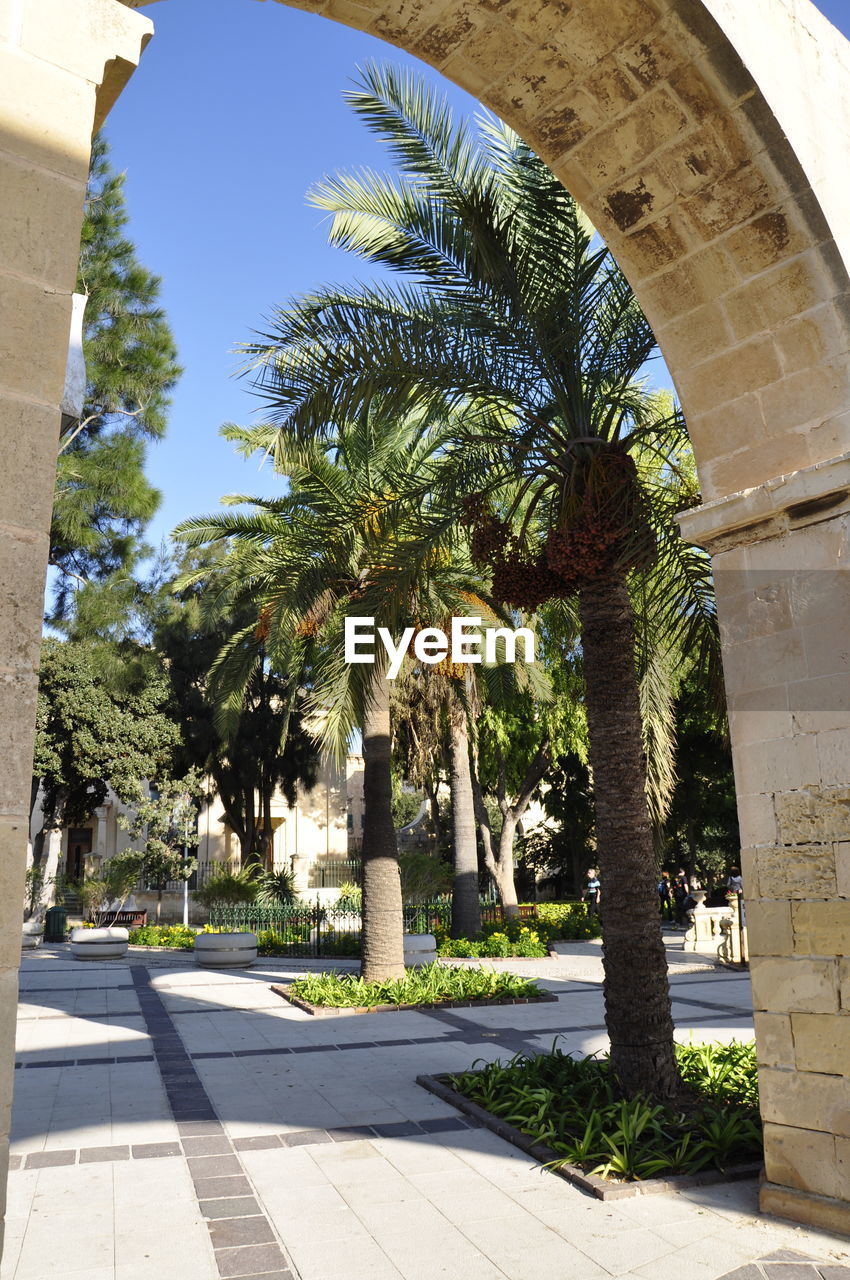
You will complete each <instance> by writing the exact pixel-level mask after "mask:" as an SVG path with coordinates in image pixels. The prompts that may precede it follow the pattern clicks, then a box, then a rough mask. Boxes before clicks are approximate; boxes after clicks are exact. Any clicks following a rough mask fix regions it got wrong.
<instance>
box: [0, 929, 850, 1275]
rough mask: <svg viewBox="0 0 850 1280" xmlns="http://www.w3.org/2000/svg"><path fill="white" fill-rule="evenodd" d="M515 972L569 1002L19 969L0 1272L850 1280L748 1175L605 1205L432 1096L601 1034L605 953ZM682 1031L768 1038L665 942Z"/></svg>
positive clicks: (167, 973)
mask: <svg viewBox="0 0 850 1280" xmlns="http://www.w3.org/2000/svg"><path fill="white" fill-rule="evenodd" d="M559 951H560V953H561V954H560V955H559V956H558V958H557V959H549V960H543V961H533V960H531V961H514V962H510V967H511V968H514V969H516V970H517V971H520V972H524V973H528V974H531V975H534V976H537V977H538V978H539V979H540V980H541V983H542V985H544V986H545V987H546V988H547V989H548V990H549V991H551V992H553V993H555V994H556V995H557V997H558V999H557V1003H545V1004H540V1005H526V1006H503V1007H497V1008H469V1009H460V1010H457V1009H456V1010H452V1011H451V1013H449V1012H430V1013H429V1012H422V1013H410V1012H403V1013H384V1014H369V1015H359V1016H358V1015H347V1014H343V1015H340V1016H338V1017H334V1018H325V1019H315V1018H311V1017H310V1016H309V1015H308V1014H305V1013H302V1012H301V1011H299V1010H296V1009H294V1008H292V1007H291V1006H289V1005H287V1004H286V1003H285V1002H283V1001H282V1000H281V999H280V998H279V997H278V996H276V995H275V994H274V993H273V992H272V991H271V989H270V988H271V984H272V982H279V981H281V980H282V979H285V978H287V977H289V976H292V975H294V974H295V973H297V972H299V971H303V968H304V965H303V964H302V963H298V964H296V963H294V962H293V963H288V962H283V961H274V962H268V961H263V960H261V961H259V962H258V964H257V966H256V967H255V968H254V969H251V970H249V971H245V972H229V973H228V972H225V971H206V972H202V971H200V970H198V969H197V968H196V967H195V965H194V962H193V958H192V956H191V955H187V954H185V953H176V954H175V953H171V954H165V953H161V952H152V951H145V950H143V949H131V952H130V955H129V957H128V959H127V960H126V961H117V962H110V963H92V962H90V963H80V962H77V961H73V960H71V959H70V957H69V954H68V952H67V950H66V949H65V948H63V947H56V948H44V949H42V950H41V951H39V952H38V953H35V954H32V955H28V956H26V957H25V958H24V960H23V967H22V972H21V1004H20V1018H19V1025H18V1058H17V1065H18V1069H17V1070H16V1073H15V1076H16V1085H15V1104H14V1117H13V1128H12V1153H13V1155H12V1170H13V1171H12V1172H11V1174H10V1179H9V1205H8V1219H7V1244H6V1253H5V1257H4V1260H3V1263H2V1268H0V1280H49V1278H50V1277H53V1276H56V1277H58V1276H62V1277H63V1280H152V1278H156V1280H214V1278H217V1277H234V1278H236V1277H260V1276H262V1277H264V1280H289V1277H290V1276H292V1277H294V1278H295V1277H301V1280H438V1278H439V1280H449V1278H451V1280H540V1278H541V1277H545V1278H546V1280H597V1277H599V1278H602V1277H607V1276H621V1277H643V1278H645V1280H718V1278H719V1277H721V1276H722V1277H727V1276H729V1277H731V1276H734V1277H735V1280H817V1278H818V1277H821V1278H822V1280H840V1278H841V1280H850V1241H847V1240H845V1239H842V1238H839V1237H835V1236H831V1235H829V1234H827V1233H825V1232H820V1231H809V1230H805V1229H803V1228H800V1227H796V1226H793V1225H791V1224H786V1223H781V1222H778V1221H776V1220H771V1219H766V1218H763V1217H761V1216H759V1214H758V1212H757V1208H756V1198H757V1186H756V1183H755V1182H753V1181H746V1182H741V1183H731V1184H722V1183H721V1184H717V1185H712V1186H707V1187H701V1188H696V1189H691V1190H689V1191H687V1192H679V1193H676V1194H672V1193H663V1194H655V1195H646V1196H640V1197H637V1198H634V1199H628V1200H623V1201H615V1202H610V1201H609V1202H601V1201H597V1200H594V1199H591V1198H589V1197H588V1196H586V1195H584V1194H583V1193H582V1192H580V1191H579V1190H578V1189H576V1188H574V1187H571V1186H570V1185H569V1184H567V1183H566V1182H564V1181H563V1180H562V1179H560V1178H558V1177H556V1176H554V1175H553V1174H550V1173H548V1172H546V1171H544V1170H541V1168H540V1167H539V1166H538V1165H537V1164H535V1163H534V1162H533V1161H532V1160H530V1159H529V1158H528V1157H526V1156H525V1155H523V1154H522V1153H521V1152H519V1151H518V1150H517V1149H516V1148H514V1147H512V1146H510V1145H508V1144H507V1143H505V1142H504V1141H503V1140H502V1139H500V1138H498V1137H496V1136H495V1135H494V1134H492V1133H490V1132H488V1131H486V1130H484V1129H481V1128H478V1127H474V1126H473V1125H472V1123H471V1122H468V1121H466V1120H464V1119H463V1118H462V1117H461V1116H459V1114H458V1113H457V1112H456V1111H454V1110H453V1108H451V1107H450V1106H449V1105H447V1104H446V1103H444V1102H441V1101H440V1100H439V1099H437V1098H435V1097H434V1096H433V1095H431V1094H429V1093H427V1092H426V1091H425V1090H424V1089H422V1088H421V1087H420V1086H419V1085H417V1084H416V1081H415V1077H416V1076H417V1075H418V1074H420V1073H433V1072H443V1071H451V1070H458V1069H461V1068H464V1067H467V1066H469V1065H470V1064H471V1063H472V1062H474V1061H475V1060H476V1059H479V1060H491V1059H495V1058H503V1059H504V1058H506V1057H509V1056H511V1055H512V1054H514V1053H516V1052H517V1051H519V1050H528V1049H541V1050H542V1049H548V1048H549V1047H550V1046H551V1045H552V1042H553V1040H554V1039H555V1037H556V1036H559V1037H560V1040H559V1044H560V1045H561V1046H562V1047H563V1048H565V1049H568V1050H572V1051H576V1052H581V1053H587V1052H593V1051H594V1050H597V1049H601V1048H603V1047H604V1045H605V1034H604V1027H603V1018H602V998H601V987H600V982H601V967H600V959H599V956H600V953H599V947H598V944H593V943H590V944H578V945H575V946H567V945H563V944H562V945H561V946H560V947H559ZM669 956H670V960H671V986H672V991H673V1000H674V1014H675V1018H676V1024H677V1027H678V1028H679V1034H680V1036H681V1037H682V1038H688V1037H691V1036H692V1037H693V1038H695V1039H706V1040H715V1039H732V1038H739V1039H740V1038H750V1037H751V1034H752V1017H751V1012H750V989H749V981H748V978H747V977H746V975H745V974H741V973H738V972H731V971H728V970H716V969H714V968H713V967H712V966H711V965H710V963H709V962H708V961H707V960H706V959H704V958H701V957H699V956H694V955H693V954H692V953H691V954H687V953H684V952H683V951H682V944H681V941H680V940H674V939H671V940H670V951H669Z"/></svg>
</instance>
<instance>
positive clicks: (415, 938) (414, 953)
mask: <svg viewBox="0 0 850 1280" xmlns="http://www.w3.org/2000/svg"><path fill="white" fill-rule="evenodd" d="M436 959H437V939H436V938H435V937H434V935H433V933H406V934H405V935H404V963H405V967H406V968H408V969H410V968H412V967H416V968H418V967H419V966H420V965H423V964H433V963H434V961H435V960H436Z"/></svg>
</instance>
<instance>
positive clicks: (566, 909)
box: [537, 902, 602, 942]
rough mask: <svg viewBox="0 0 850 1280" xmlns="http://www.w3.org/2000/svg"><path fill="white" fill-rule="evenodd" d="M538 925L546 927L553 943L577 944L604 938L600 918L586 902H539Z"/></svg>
mask: <svg viewBox="0 0 850 1280" xmlns="http://www.w3.org/2000/svg"><path fill="white" fill-rule="evenodd" d="M537 923H538V924H539V925H545V926H546V928H547V929H548V930H550V932H549V935H548V936H549V940H550V941H551V942H555V941H564V942H575V941H581V940H583V939H587V938H599V937H601V936H602V925H601V923H600V921H599V916H597V915H592V914H591V913H590V912H589V911H588V909H587V903H585V902H538V904H537Z"/></svg>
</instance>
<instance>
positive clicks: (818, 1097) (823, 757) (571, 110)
mask: <svg viewBox="0 0 850 1280" xmlns="http://www.w3.org/2000/svg"><path fill="white" fill-rule="evenodd" d="M171 2H172V3H179V0H171ZM282 2H285V0H282ZM294 2H295V4H296V7H300V8H304V9H307V10H311V11H313V12H316V13H319V14H322V15H323V16H325V17H328V18H331V19H334V20H336V21H339V22H342V23H346V24H348V25H351V26H354V27H357V28H359V29H361V30H364V31H370V32H373V33H374V34H376V35H378V36H381V37H383V38H384V39H386V40H388V41H389V42H391V43H395V44H397V45H399V46H402V47H404V48H405V49H406V50H408V51H409V52H410V53H413V54H415V55H418V56H419V57H420V58H422V59H423V60H424V61H425V62H428V63H430V64H431V65H432V66H434V67H435V68H437V69H438V70H440V71H441V72H443V74H445V75H447V76H448V77H450V78H451V79H453V80H455V81H456V82H457V83H458V84H460V85H461V86H462V87H464V88H466V89H468V90H469V91H470V92H471V93H472V94H474V95H475V96H476V97H478V98H480V99H481V100H482V101H483V102H485V103H486V104H487V105H488V106H491V107H492V108H493V109H494V110H496V111H497V112H498V113H499V114H500V115H502V116H503V117H504V118H505V119H507V120H508V121H509V122H510V123H511V124H512V125H513V126H514V127H515V128H516V129H517V130H518V132H519V133H521V134H522V136H523V137H524V138H526V140H527V141H528V142H529V143H530V144H531V145H532V146H534V147H535V148H536V149H537V150H538V152H539V153H540V154H541V155H542V156H543V157H544V159H546V160H547V162H548V163H549V164H550V165H551V167H552V168H553V169H554V171H555V172H556V173H557V174H558V175H559V177H560V178H561V179H562V181H563V182H564V183H565V185H566V186H567V187H568V188H569V189H570V190H571V191H572V192H573V193H574V194H575V196H576V197H577V198H578V199H579V200H580V201H581V202H582V204H583V205H584V206H585V208H586V209H587V211H588V213H589V214H590V216H591V217H592V218H593V220H594V221H595V223H596V225H597V226H598V227H599V229H600V231H601V232H602V234H603V235H604V236H605V238H606V239H607V240H608V243H609V244H610V245H611V248H612V250H613V251H614V253H615V255H616V256H617V258H618V260H619V262H620V263H621V265H622V267H623V268H624V270H625V271H626V273H627V275H628V276H629V278H630V280H631V282H632V284H633V286H634V288H635V290H636V292H637V294H638V297H639V299H640V301H641V303H642V305H643V306H644V309H645V310H646V312H647V314H648V316H649V319H650V321H651V322H652V324H653V327H654V329H655V332H656V334H657V336H658V339H659V342H660V344H661V347H662V350H663V352H664V355H665V357H666V359H667V362H668V365H669V368H670V370H671V373H672V376H673V378H674V381H675V383H676V386H677V389H678V391H679V394H680V397H681V400H682V403H683V406H684V408H685V412H686V415H687V418H688V422H689V426H690V430H691V434H692V437H693V440H694V445H695V449H696V453H697V458H698V463H699V468H700V475H701V481H702V486H703V492H704V496H705V499H706V504H705V505H704V506H703V507H702V508H700V509H699V510H697V511H695V512H692V513H690V514H689V515H688V517H687V518H686V519H685V520H684V522H683V523H684V526H685V531H686V533H687V535H688V536H690V537H692V538H693V539H694V540H695V541H700V542H702V543H703V544H704V545H706V546H708V547H709V549H710V550H711V551H712V554H713V555H714V562H715V568H716V570H717V581H718V595H719V604H720V612H721V624H722V627H723V633H724V660H725V665H726V676H727V685H728V690H729V696H730V706H731V727H732V735H733V747H734V754H735V767H736V779H737V785H738V792H739V806H740V816H741V829H742V837H743V841H744V844H745V850H744V852H743V854H742V860H743V869H744V875H745V882H746V886H747V895H748V914H749V921H750V940H751V950H752V956H753V960H752V965H753V983H754V992H755V998H756V1008H757V1036H758V1045H759V1055H760V1062H761V1064H762V1094H763V1109H764V1114H765V1119H766V1121H767V1130H766V1133H767V1172H768V1178H769V1182H768V1184H767V1185H766V1187H765V1189H764V1190H763V1193H762V1196H763V1203H764V1205H765V1206H766V1207H769V1208H773V1209H775V1210H778V1211H781V1212H782V1213H783V1214H785V1215H786V1216H793V1217H798V1218H800V1219H801V1220H805V1221H811V1222H818V1223H820V1224H821V1225H829V1226H833V1227H837V1228H839V1229H844V1230H848V1229H850V1173H848V1169H850V1159H848V1156H850V1148H849V1147H848V1143H850V1119H848V1117H850V1079H849V1078H848V1076H847V1073H846V1061H847V1055H846V1052H845V1051H844V1049H843V1046H846V1045H847V1044H848V1043H850V1019H848V1017H847V1014H846V1013H842V1007H843V1006H842V992H843V993H844V1006H847V1007H850V999H848V998H847V996H846V991H847V984H848V981H850V969H848V967H847V966H848V963H850V962H848V961H847V960H845V959H844V958H843V957H844V954H845V952H846V951H847V950H848V949H850V948H848V944H847V943H846V941H845V939H846V938H847V937H850V791H848V789H847V780H848V776H850V671H848V659H847V653H846V644H845V645H844V648H842V643H841V636H842V634H843V632H844V631H845V630H846V625H847V621H848V619H850V593H848V592H847V591H846V588H844V586H843V583H844V581H845V577H846V571H845V570H843V569H840V566H841V565H842V564H846V556H847V550H848V529H850V378H848V372H850V325H848V306H847V300H848V264H850V231H848V228H847V225H846V214H845V208H846V194H845V193H844V192H843V190H842V187H843V185H844V184H845V183H846V169H847V161H848V158H850V157H848V144H847V141H846V139H847V137H848V136H850V53H849V52H848V46H847V44H846V42H845V41H843V40H842V38H841V37H840V36H839V35H838V33H837V32H835V31H834V29H833V28H832V27H831V26H830V25H829V23H828V22H826V20H825V19H824V18H823V17H822V16H821V15H820V14H819V13H818V12H817V11H816V10H815V9H814V7H813V6H812V5H811V4H810V3H809V0H748V3H747V5H741V4H740V0H535V2H534V3H531V2H530V0H294ZM133 7H134V5H133V3H132V0H130V3H129V4H128V3H126V0H80V2H79V3H78V4H77V5H75V6H68V5H67V4H66V3H64V0H28V4H27V6H26V7H25V9H24V11H23V13H22V14H21V11H20V10H19V9H18V8H16V6H5V7H2V6H0V36H2V37H3V38H4V40H5V44H0V64H2V65H0V70H2V72H3V74H2V75H0V85H2V86H4V87H3V88H2V89H0V165H2V168H3V176H4V189H5V190H6V191H9V192H12V193H13V196H12V200H13V204H14V207H13V208H12V209H11V210H10V225H11V229H12V231H11V235H7V237H6V238H5V239H4V240H3V241H2V242H0V271H2V273H3V277H2V283H3V286H4V290H5V294H6V298H7V299H10V300H11V306H12V307H13V308H14V314H15V317H16V319H15V323H14V325H13V326H12V328H8V327H7V333H8V334H9V339H7V346H6V348H5V349H2V350H0V412H2V413H3V414H4V415H5V416H4V429H5V432H6V434H5V437H0V459H2V462H3V467H2V468H0V475H2V476H3V480H4V508H3V516H2V519H3V522H4V524H5V531H6V534H7V537H6V539H5V547H6V550H5V551H4V553H3V554H4V557H5V559H4V560H3V561H2V563H3V573H2V575H0V591H2V610H0V666H2V669H3V677H4V678H3V683H2V685H1V686H0V700H2V702H3V710H4V712H5V714H4V716H3V718H2V719H3V724H4V729H3V734H4V737H3V742H2V746H0V750H2V752H3V755H4V761H5V763H6V764H7V768H6V772H5V780H4V785H3V787H2V789H0V806H2V813H3V815H4V816H3V819H2V826H0V840H2V841H3V842H4V844H3V847H4V849H5V848H6V846H7V845H8V850H9V856H8V857H7V858H6V859H5V860H4V863H3V870H2V884H0V889H2V892H0V904H3V907H2V909H3V910H4V911H6V913H7V915H6V917H4V918H3V925H4V929H5V931H6V934H7V936H13V937H16V934H15V930H16V927H17V926H16V924H15V923H14V922H15V916H16V912H15V909H14V903H15V898H16V897H17V896H19V893H18V891H19V887H20V878H21V875H22V857H21V853H22V847H23V842H24V839H25V829H24V826H25V814H26V800H25V798H26V795H27V793H28V789H29V788H28V777H27V774H28V771H29V758H28V756H29V748H30V747H31V742H32V718H33V716H32V710H33V708H32V703H33V689H34V670H35V666H36V663H37V655H38V634H39V623H40V591H41V585H42V583H43V571H44V561H45V545H46V535H45V530H46V527H47V519H48V510H49V502H50V495H51V492H52V465H53V444H52V442H53V441H54V440H55V424H56V406H57V405H58V404H59V401H60V398H61V387H62V375H63V370H64V355H65V349H66V336H67V318H68V312H69V306H70V304H69V294H70V291H71V288H72V287H73V277H74V267H75V262H76V252H77V237H78V233H79V218H80V206H81V190H82V185H83V183H84V180H85V166H86V161H87V151H88V139H89V138H90V134H91V128H92V123H93V122H95V121H96V120H97V119H98V117H99V116H102V115H103V114H105V113H106V111H108V108H109V106H110V105H111V102H112V101H113V100H114V98H115V97H116V96H117V94H118V93H119V92H120V89H121V87H122V85H123V83H124V81H125V80H126V78H127V76H128V75H129V73H130V72H131V71H132V68H133V65H134V64H135V63H136V61H137V60H138V56H139V53H140V50H141V48H143V46H144V44H145V42H146V41H147V39H148V38H149V36H150V32H151V24H150V23H149V22H148V20H147V19H146V18H142V17H141V16H140V15H138V14H132V13H131V12H129V10H130V9H132V8H133ZM812 84H816V85H817V101H816V103H813V101H812V96H811V86H812ZM7 179H8V181H6V180H7ZM32 351H37V352H38V353H39V357H40V358H39V359H38V360H34V359H33V358H32V354H31V352H32ZM22 353H24V354H23V355H22ZM4 439H5V441H7V442H8V441H11V442H12V443H11V444H9V443H5V444H4V443H3V440H4ZM20 440H25V441H26V442H27V443H26V447H25V448H24V449H21V448H20V447H19V446H18V441H20ZM842 575H844V576H842ZM21 584H24V587H23V590H22V589H21ZM842 592H843V593H844V594H842ZM16 963H17V960H16V943H15V954H13V953H12V951H9V950H7V952H6V954H5V956H4V958H3V967H4V972H3V973H0V982H2V983H3V984H5V985H4V986H3V991H4V992H5V995H4V996H3V1003H2V1004H0V1013H2V1014H3V1015H4V1016H6V1017H8V1016H9V1010H10V1008H11V1002H12V1000H13V998H14V996H13V988H14V971H15V967H16ZM7 1042H8V1038H7ZM836 1046H841V1048H838V1049H837V1048H836ZM8 1066H9V1064H8V1062H4V1063H0V1070H2V1072H3V1079H2V1082H0V1092H2V1091H5V1095H6V1097H8V1090H9V1077H10V1073H9V1071H8Z"/></svg>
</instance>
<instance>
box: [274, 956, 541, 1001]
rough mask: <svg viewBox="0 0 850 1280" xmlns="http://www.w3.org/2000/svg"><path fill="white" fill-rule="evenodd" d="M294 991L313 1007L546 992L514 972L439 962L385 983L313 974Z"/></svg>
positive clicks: (532, 995)
mask: <svg viewBox="0 0 850 1280" xmlns="http://www.w3.org/2000/svg"><path fill="white" fill-rule="evenodd" d="M290 991H291V993H292V995H294V996H297V997H298V998H299V999H300V1000H306V1001H308V1003H310V1004H315V1005H322V1006H327V1007H333V1008H369V1007H372V1006H374V1005H379V1004H440V1003H445V1002H446V1001H450V1000H499V999H507V998H511V999H519V998H537V997H539V996H541V995H542V994H543V993H542V992H541V991H540V989H539V987H537V986H536V984H535V983H533V982H529V981H528V980H527V979H526V978H520V977H518V976H517V975H516V974H513V973H493V972H492V971H491V970H489V969H450V968H447V967H445V966H443V965H440V964H429V965H423V967H422V968H421V969H408V970H407V972H406V973H405V976H404V977H403V978H388V979H387V980H386V981H384V982H364V981H363V979H362V978H359V977H357V976H356V974H351V973H310V974H307V975H306V976H305V977H303V978H296V980H295V981H294V982H293V983H292V985H291V987H290Z"/></svg>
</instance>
